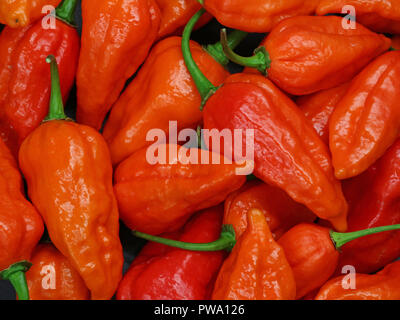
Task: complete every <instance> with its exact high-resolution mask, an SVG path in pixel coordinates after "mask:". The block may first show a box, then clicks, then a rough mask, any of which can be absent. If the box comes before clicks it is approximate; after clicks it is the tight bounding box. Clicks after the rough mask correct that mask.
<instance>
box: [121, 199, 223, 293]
mask: <svg viewBox="0 0 400 320" xmlns="http://www.w3.org/2000/svg"><path fill="white" fill-rule="evenodd" d="M222 214H223V207H222V206H219V207H214V208H210V209H207V210H204V211H202V212H199V213H198V214H196V215H195V216H194V217H193V218H192V219H191V220H190V221H189V222H188V223H187V224H186V225H185V227H184V228H183V229H182V230H180V231H178V232H176V233H175V234H174V235H173V236H172V235H164V237H166V236H168V237H169V238H173V239H176V240H180V241H186V242H191V243H204V242H210V241H214V240H217V239H218V237H219V234H220V231H221V222H222ZM224 257H225V253H224V252H223V251H215V252H195V251H188V250H181V249H175V248H171V247H169V246H165V245H162V244H158V243H155V242H149V243H148V244H147V245H146V246H145V247H144V248H143V249H142V251H141V252H140V254H139V255H138V256H137V257H136V258H135V260H134V261H133V263H132V265H131V266H130V268H129V270H128V272H127V273H126V274H125V276H124V278H123V279H122V281H121V283H120V285H119V288H118V291H117V299H118V300H149V299H150V300H209V299H210V298H211V292H212V289H213V286H214V282H215V279H216V276H217V274H218V271H219V269H220V267H221V265H222V262H223V259H224ZM178 274H179V276H178V277H177V275H178Z"/></svg>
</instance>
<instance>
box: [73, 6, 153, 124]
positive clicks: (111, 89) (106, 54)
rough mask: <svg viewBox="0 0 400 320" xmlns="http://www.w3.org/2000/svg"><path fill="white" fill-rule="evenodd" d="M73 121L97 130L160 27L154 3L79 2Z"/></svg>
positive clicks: (147, 50)
mask: <svg viewBox="0 0 400 320" xmlns="http://www.w3.org/2000/svg"><path fill="white" fill-rule="evenodd" d="M82 19H83V25H82V40H81V41H82V48H81V54H80V58H79V67H78V75H77V90H78V108H77V115H76V117H77V121H78V122H79V123H83V124H86V125H90V126H92V127H93V128H95V129H100V128H101V126H102V124H103V120H104V118H105V116H106V114H107V112H108V111H109V110H110V109H111V107H112V105H113V104H114V103H115V101H117V99H118V97H119V95H120V93H121V91H122V89H123V88H124V85H125V82H126V80H127V79H128V78H130V77H131V76H132V75H133V74H134V73H135V72H136V70H137V69H138V68H139V66H140V65H141V64H142V63H143V61H144V60H145V58H146V57H147V54H148V52H149V50H150V47H151V46H152V45H153V43H154V41H155V39H156V37H157V33H158V28H159V25H160V12H159V9H158V7H157V4H156V3H155V1H154V0H122V1H120V0H96V1H82Z"/></svg>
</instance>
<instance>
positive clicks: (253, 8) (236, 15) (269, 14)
mask: <svg viewBox="0 0 400 320" xmlns="http://www.w3.org/2000/svg"><path fill="white" fill-rule="evenodd" d="M200 2H202V3H204V8H205V9H206V10H207V11H208V12H210V13H211V14H212V15H213V16H214V17H215V18H216V19H217V20H218V21H219V22H220V23H221V24H223V25H224V26H227V27H230V28H234V29H239V30H244V31H247V32H261V33H263V32H269V31H271V29H272V28H273V27H274V26H275V25H277V24H278V23H279V22H280V21H282V20H284V19H286V18H288V17H293V16H306V15H310V14H314V12H315V9H316V7H317V5H318V2H319V0H285V1H276V0H250V1H248V0H201V1H200Z"/></svg>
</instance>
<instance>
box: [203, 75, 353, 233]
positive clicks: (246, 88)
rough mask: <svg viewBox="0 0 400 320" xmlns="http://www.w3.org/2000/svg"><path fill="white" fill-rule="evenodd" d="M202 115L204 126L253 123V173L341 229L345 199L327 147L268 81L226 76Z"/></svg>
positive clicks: (231, 127)
mask: <svg viewBox="0 0 400 320" xmlns="http://www.w3.org/2000/svg"><path fill="white" fill-rule="evenodd" d="M203 117H204V128H206V129H218V130H223V129H229V130H234V129H242V130H246V129H253V128H254V129H255V132H254V164H255V167H254V175H255V176H257V177H258V178H259V179H261V180H263V181H264V182H265V183H268V184H270V185H272V186H276V187H278V188H281V189H283V190H284V191H285V192H287V193H288V195H289V196H290V197H291V198H292V199H293V200H295V201H296V202H299V203H302V204H304V205H306V206H307V207H308V208H309V209H310V210H311V211H313V212H314V213H315V214H316V215H318V216H319V217H321V218H324V219H327V220H330V221H331V222H332V223H333V225H334V226H335V228H336V229H338V230H340V231H344V230H346V214H347V203H346V201H345V199H344V196H343V194H342V190H341V185H340V183H339V181H338V180H336V178H335V177H334V175H333V167H332V165H331V160H330V155H329V153H328V150H327V147H326V146H325V144H324V143H323V141H322V140H321V139H320V138H319V136H318V134H317V133H316V132H315V130H314V128H313V127H312V126H311V124H310V123H309V122H308V120H307V119H306V118H305V116H304V115H303V113H302V112H301V110H300V109H299V108H298V107H297V106H296V105H295V104H294V103H293V102H292V101H291V100H290V99H289V98H288V97H287V96H286V95H285V94H283V93H282V92H281V91H280V90H279V89H278V88H276V87H275V86H274V85H273V84H272V82H270V81H269V80H268V79H266V78H265V77H263V76H261V75H254V74H235V75H232V76H230V77H228V78H227V79H226V81H225V83H224V85H223V86H222V87H221V88H219V89H218V90H217V91H216V93H215V94H214V95H213V96H211V98H209V100H208V101H207V103H206V105H205V107H204V115H203ZM243 144H244V145H245V144H246V139H245V138H243ZM225 152H226V151H225ZM228 154H231V150H229V151H228Z"/></svg>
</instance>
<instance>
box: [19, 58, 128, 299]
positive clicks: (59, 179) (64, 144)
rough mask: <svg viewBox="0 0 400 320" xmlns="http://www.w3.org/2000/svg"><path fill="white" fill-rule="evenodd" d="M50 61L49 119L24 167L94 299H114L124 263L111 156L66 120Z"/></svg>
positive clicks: (23, 157) (26, 147) (26, 149)
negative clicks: (50, 91)
mask: <svg viewBox="0 0 400 320" xmlns="http://www.w3.org/2000/svg"><path fill="white" fill-rule="evenodd" d="M47 61H48V62H49V63H51V72H52V95H51V102H50V111H49V115H48V116H47V117H46V121H45V122H44V123H43V124H42V125H40V127H39V128H37V129H36V130H35V131H33V132H32V133H31V134H30V135H29V136H28V138H27V139H25V141H24V142H23V144H22V146H21V149H20V152H19V163H20V168H21V170H22V172H23V173H24V176H25V178H26V180H27V185H28V193H29V196H30V198H31V200H32V202H33V203H34V205H35V207H36V208H38V210H39V212H40V214H41V215H42V217H43V219H44V221H45V223H46V226H47V229H48V232H49V236H50V238H51V240H52V242H53V243H54V245H55V246H56V248H57V249H58V250H59V251H60V252H61V253H62V254H63V255H64V256H65V257H67V258H68V260H69V261H70V262H71V264H72V265H73V267H74V269H76V270H77V271H78V272H79V274H80V276H81V277H82V278H83V280H84V281H85V284H86V286H87V288H88V289H89V290H90V292H91V298H92V299H110V298H111V297H112V296H113V294H114V292H115V291H116V289H117V286H118V283H119V281H120V279H121V277H122V264H123V256H122V247H121V243H120V240H119V234H118V232H119V221H118V207H117V202H116V200H115V197H114V194H113V187H112V165H111V160H110V155H109V152H108V148H107V144H106V142H105V141H104V139H103V137H102V136H101V135H100V133H98V132H97V131H96V130H94V129H93V128H91V127H88V126H85V125H80V124H77V123H75V122H73V121H70V120H67V118H66V116H65V114H64V110H63V103H62V99H61V93H60V88H59V80H58V70H57V64H56V61H55V58H54V56H49V57H48V58H47Z"/></svg>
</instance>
